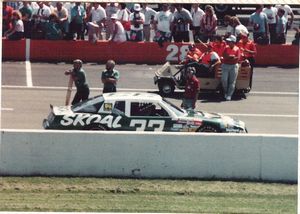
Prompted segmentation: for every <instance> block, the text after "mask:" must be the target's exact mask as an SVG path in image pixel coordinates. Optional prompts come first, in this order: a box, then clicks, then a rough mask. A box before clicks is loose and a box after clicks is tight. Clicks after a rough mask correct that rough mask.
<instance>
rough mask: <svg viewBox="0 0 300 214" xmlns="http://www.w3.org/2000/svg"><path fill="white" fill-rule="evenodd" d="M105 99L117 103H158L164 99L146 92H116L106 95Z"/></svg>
mask: <svg viewBox="0 0 300 214" xmlns="http://www.w3.org/2000/svg"><path fill="white" fill-rule="evenodd" d="M103 98H104V100H105V101H110V100H111V101H115V100H124V101H125V100H132V101H149V102H150V101H156V102H159V101H161V100H162V97H161V96H160V95H158V94H154V93H146V92H114V93H104V94H103Z"/></svg>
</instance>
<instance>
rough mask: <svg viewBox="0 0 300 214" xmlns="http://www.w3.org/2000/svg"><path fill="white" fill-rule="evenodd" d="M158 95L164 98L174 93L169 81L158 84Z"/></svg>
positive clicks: (173, 87)
mask: <svg viewBox="0 0 300 214" xmlns="http://www.w3.org/2000/svg"><path fill="white" fill-rule="evenodd" d="M158 88H159V93H161V94H162V95H164V96H169V95H171V94H173V93H174V90H175V85H174V83H172V82H171V81H169V80H165V81H160V82H158Z"/></svg>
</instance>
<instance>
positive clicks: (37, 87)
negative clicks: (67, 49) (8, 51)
mask: <svg viewBox="0 0 300 214" xmlns="http://www.w3.org/2000/svg"><path fill="white" fill-rule="evenodd" d="M1 87H2V88H4V89H5V88H15V89H18V88H19V89H26V88H28V87H27V86H15V85H2V86H1ZM30 88H32V89H39V90H67V87H59V86H58V87H54V86H31V87H30ZM73 90H76V88H73ZM90 90H92V91H102V88H90ZM118 91H141V92H154V91H158V89H153V88H143V89H141V88H118ZM175 91H176V92H180V91H181V92H182V91H184V90H175ZM250 94H261V95H294V96H298V94H299V93H298V92H276V91H275V92H269V91H251V92H250Z"/></svg>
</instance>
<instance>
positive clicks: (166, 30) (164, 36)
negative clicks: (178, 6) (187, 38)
mask: <svg viewBox="0 0 300 214" xmlns="http://www.w3.org/2000/svg"><path fill="white" fill-rule="evenodd" d="M171 20H172V13H171V12H170V10H169V5H168V4H165V3H164V4H162V10H161V11H159V12H158V13H157V14H156V15H155V17H154V25H153V26H154V30H155V36H154V39H153V40H154V41H156V42H157V43H158V44H159V45H160V46H162V45H163V42H171Z"/></svg>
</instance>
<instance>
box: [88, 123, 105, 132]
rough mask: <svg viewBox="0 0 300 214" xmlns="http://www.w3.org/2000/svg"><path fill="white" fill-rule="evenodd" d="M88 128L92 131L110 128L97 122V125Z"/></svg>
mask: <svg viewBox="0 0 300 214" xmlns="http://www.w3.org/2000/svg"><path fill="white" fill-rule="evenodd" d="M88 130H90V131H106V130H108V129H107V128H106V127H105V126H103V125H100V124H95V125H92V126H90V127H89V128H88Z"/></svg>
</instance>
